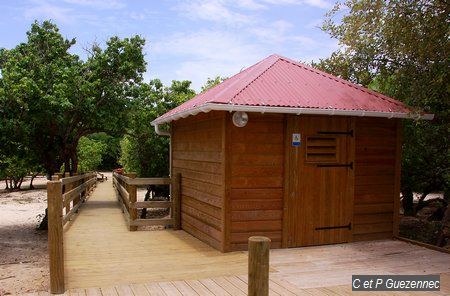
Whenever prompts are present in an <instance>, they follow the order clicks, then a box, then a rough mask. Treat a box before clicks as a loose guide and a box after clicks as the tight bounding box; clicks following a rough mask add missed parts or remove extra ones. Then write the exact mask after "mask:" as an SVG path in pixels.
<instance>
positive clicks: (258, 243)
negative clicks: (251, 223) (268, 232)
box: [248, 236, 270, 296]
mask: <svg viewBox="0 0 450 296" xmlns="http://www.w3.org/2000/svg"><path fill="white" fill-rule="evenodd" d="M269 250H270V238H268V237H264V236H251V237H249V239H248V295H249V296H268V295H269Z"/></svg>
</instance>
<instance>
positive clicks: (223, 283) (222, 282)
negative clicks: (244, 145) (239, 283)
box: [213, 277, 247, 296]
mask: <svg viewBox="0 0 450 296" xmlns="http://www.w3.org/2000/svg"><path fill="white" fill-rule="evenodd" d="M213 281H214V282H215V283H216V284H218V285H219V286H220V287H222V288H223V289H224V290H225V291H227V292H228V293H230V294H231V295H233V296H246V295H247V294H246V293H244V292H243V291H241V290H239V288H237V287H236V286H235V285H233V284H232V283H231V282H229V281H228V280H227V279H226V278H225V277H219V278H214V279H213Z"/></svg>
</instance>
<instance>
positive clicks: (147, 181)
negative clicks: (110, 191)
mask: <svg viewBox="0 0 450 296" xmlns="http://www.w3.org/2000/svg"><path fill="white" fill-rule="evenodd" d="M113 176H115V177H116V178H118V179H120V180H122V181H123V182H124V183H126V184H127V185H141V186H142V185H170V184H171V178H130V177H127V176H124V175H122V174H119V173H116V172H113Z"/></svg>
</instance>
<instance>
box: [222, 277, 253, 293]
mask: <svg viewBox="0 0 450 296" xmlns="http://www.w3.org/2000/svg"><path fill="white" fill-rule="evenodd" d="M225 278H226V279H227V280H228V281H229V282H230V283H232V284H233V285H234V286H235V287H237V288H238V289H239V290H241V291H242V292H244V293H247V292H248V287H247V284H246V283H244V282H243V281H242V280H241V279H240V278H239V277H237V276H227V277H225Z"/></svg>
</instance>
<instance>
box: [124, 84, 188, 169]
mask: <svg viewBox="0 0 450 296" xmlns="http://www.w3.org/2000/svg"><path fill="white" fill-rule="evenodd" d="M190 84H191V82H190V81H172V84H171V86H170V87H165V86H164V85H163V84H162V83H161V81H160V80H159V79H154V80H152V81H150V83H148V84H143V85H142V86H141V88H140V94H139V99H137V100H135V101H134V102H133V108H132V111H131V112H130V113H129V116H130V120H129V122H130V124H129V128H128V133H127V135H126V136H125V137H124V139H123V140H122V142H121V158H120V162H121V164H122V165H123V166H124V168H125V170H126V171H129V172H130V171H133V172H136V173H137V174H138V176H141V177H165V176H168V175H169V143H170V138H169V137H162V136H159V135H157V134H156V133H155V131H154V128H153V126H151V125H150V122H152V121H153V120H154V119H156V118H157V117H158V116H160V115H162V114H164V113H166V112H167V111H169V110H170V109H173V108H175V107H176V106H178V105H180V104H181V103H183V102H185V101H187V100H189V99H190V98H192V97H193V96H194V95H195V92H194V91H193V90H192V89H190Z"/></svg>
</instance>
